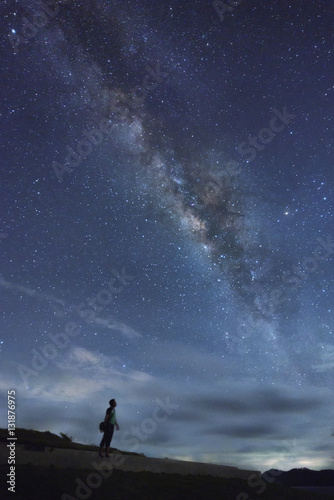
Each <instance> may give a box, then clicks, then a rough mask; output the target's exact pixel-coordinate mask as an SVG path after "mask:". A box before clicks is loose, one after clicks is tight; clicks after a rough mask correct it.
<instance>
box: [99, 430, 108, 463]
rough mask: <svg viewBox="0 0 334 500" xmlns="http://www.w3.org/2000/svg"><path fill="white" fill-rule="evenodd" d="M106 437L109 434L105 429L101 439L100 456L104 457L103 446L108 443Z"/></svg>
mask: <svg viewBox="0 0 334 500" xmlns="http://www.w3.org/2000/svg"><path fill="white" fill-rule="evenodd" d="M106 439H107V436H106V431H104V433H103V438H102V439H101V443H100V451H99V457H103V455H102V449H103V446H105V445H106V444H105V443H106Z"/></svg>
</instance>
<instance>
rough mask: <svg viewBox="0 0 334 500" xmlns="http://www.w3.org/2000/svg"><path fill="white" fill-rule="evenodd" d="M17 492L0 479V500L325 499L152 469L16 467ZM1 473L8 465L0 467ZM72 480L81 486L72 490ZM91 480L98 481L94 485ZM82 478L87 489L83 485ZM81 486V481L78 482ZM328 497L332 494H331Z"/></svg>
mask: <svg viewBox="0 0 334 500" xmlns="http://www.w3.org/2000/svg"><path fill="white" fill-rule="evenodd" d="M15 472H16V491H15V493H11V492H9V491H8V490H7V487H8V485H7V484H6V480H3V479H2V481H1V483H0V498H1V500H7V499H13V500H37V499H38V500H39V499H43V500H44V499H45V500H46V499H47V500H55V499H57V500H60V499H61V500H74V499H82V500H85V499H88V498H89V499H91V500H107V499H108V500H110V499H113V500H114V499H115V500H134V499H136V500H178V499H182V500H188V499H189V500H258V499H259V500H324V499H326V498H327V500H328V499H329V498H330V497H328V496H327V497H323V496H320V495H317V494H312V493H307V492H303V491H298V490H292V489H290V488H287V487H283V486H281V485H278V484H268V485H267V486H266V489H265V491H263V492H262V493H261V494H258V493H257V492H256V488H250V487H249V486H248V485H247V482H246V481H243V480H240V479H225V478H215V477H209V476H182V475H178V474H153V473H151V472H123V471H117V470H114V471H113V472H112V474H111V475H110V477H108V478H106V479H102V478H99V476H97V475H96V474H97V473H96V474H95V476H94V477H92V476H91V477H90V476H89V475H90V474H91V473H92V471H91V470H90V471H82V470H74V469H73V470H68V469H67V470H64V469H54V468H52V467H45V468H42V469H41V468H38V467H35V466H28V465H25V466H16V471H15ZM0 473H1V477H2V478H5V477H6V474H7V473H8V465H2V466H0ZM77 479H79V480H81V481H82V483H81V489H80V490H78V491H77V492H76V488H77V486H78V482H77ZM94 480H95V483H94ZM96 481H98V483H100V484H98V485H97V484H96ZM87 482H88V484H90V486H91V487H90V488H88V489H87ZM83 485H85V486H83ZM332 498H333V497H332Z"/></svg>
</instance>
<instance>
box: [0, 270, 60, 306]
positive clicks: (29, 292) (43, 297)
mask: <svg viewBox="0 0 334 500" xmlns="http://www.w3.org/2000/svg"><path fill="white" fill-rule="evenodd" d="M0 286H1V287H2V288H6V289H7V290H11V291H18V292H20V293H22V294H24V295H28V296H29V297H34V298H36V299H38V300H46V301H48V302H52V303H54V304H60V305H62V306H64V305H65V302H64V301H63V300H60V299H57V298H56V297H53V296H52V295H49V294H46V293H42V292H38V291H36V290H34V289H31V288H27V287H25V286H22V285H16V284H13V283H10V282H9V281H6V280H5V279H3V278H1V277H0Z"/></svg>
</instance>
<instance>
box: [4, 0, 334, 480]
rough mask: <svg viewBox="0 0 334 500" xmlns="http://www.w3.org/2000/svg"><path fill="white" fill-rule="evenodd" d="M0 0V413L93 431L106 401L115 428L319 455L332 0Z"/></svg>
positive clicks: (123, 442)
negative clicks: (10, 397) (112, 402)
mask: <svg viewBox="0 0 334 500" xmlns="http://www.w3.org/2000/svg"><path fill="white" fill-rule="evenodd" d="M0 14H1V28H2V29H1V34H2V35H1V80H0V85H1V108H0V113H1V125H0V131H1V178H2V180H1V225H0V246H1V249H0V250H1V270H0V272H1V275H0V290H1V309H2V319H1V326H0V347H1V352H0V359H1V368H0V379H1V382H0V384H1V385H0V388H1V394H2V399H3V401H5V402H6V401H7V391H8V390H11V389H15V390H16V399H17V422H16V423H17V426H18V427H25V428H30V429H37V430H49V431H51V432H55V433H60V432H64V433H67V434H69V435H70V436H72V437H73V439H75V440H78V441H80V442H84V443H89V444H91V443H94V444H98V443H99V440H100V438H101V435H100V433H99V431H98V423H99V422H100V421H101V420H102V419H103V417H104V413H105V410H106V408H107V407H108V401H109V399H111V398H115V399H116V401H117V402H118V407H117V418H118V421H119V424H120V431H119V432H118V433H116V434H115V436H114V440H113V445H114V446H115V447H117V448H119V449H123V450H130V451H137V452H139V453H145V454H146V455H148V456H154V457H169V458H180V459H184V460H196V461H203V462H214V463H222V464H226V465H236V466H239V467H245V468H246V467H249V468H254V469H260V470H266V469H268V468H270V467H276V468H280V469H289V468H292V467H309V468H314V469H317V468H326V467H327V468H328V467H332V466H333V445H334V438H333V437H332V433H333V432H334V422H333V403H334V393H333V369H334V321H333V304H332V300H333V299H332V298H333V271H334V262H333V260H334V259H333V254H334V232H333V227H332V219H331V217H332V211H333V179H334V175H333V168H334V154H333V150H332V141H333V113H334V105H333V102H334V71H333V56H334V50H333V42H334V36H333V26H334V7H333V5H332V4H331V3H330V2H328V1H325V0H323V1H320V0H314V1H308V2H305V0H294V1H293V2H292V1H288V0H279V1H278V0H268V1H265V0H261V1H260V0H254V1H248V0H244V1H242V0H241V1H240V0H238V1H232V0H230V1H229V3H228V2H227V1H226V3H224V2H214V3H213V2H212V1H209V2H207V1H204V0H192V1H183V0H172V1H167V0H138V1H136V0H123V1H121V2H120V1H116V0H110V1H107V0H71V1H69V0H68V1H65V0H63V1H60V0H59V1H58V2H56V0H49V1H47V0H44V3H42V2H38V1H36V2H35V1H32V0H18V1H14V0H11V1H6V0H3V1H2V2H1V6H0ZM1 408H2V409H1V421H2V422H3V424H2V425H1V427H6V426H7V408H6V404H4V405H1Z"/></svg>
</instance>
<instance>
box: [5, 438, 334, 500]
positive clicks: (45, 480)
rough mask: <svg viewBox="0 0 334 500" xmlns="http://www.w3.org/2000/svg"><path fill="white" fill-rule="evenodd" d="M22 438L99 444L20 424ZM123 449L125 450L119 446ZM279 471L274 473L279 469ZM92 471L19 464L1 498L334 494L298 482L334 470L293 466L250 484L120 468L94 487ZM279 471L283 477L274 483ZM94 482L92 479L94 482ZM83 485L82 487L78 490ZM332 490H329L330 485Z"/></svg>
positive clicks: (326, 481) (283, 499) (326, 482)
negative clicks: (12, 490) (13, 485)
mask: <svg viewBox="0 0 334 500" xmlns="http://www.w3.org/2000/svg"><path fill="white" fill-rule="evenodd" d="M16 433H17V437H18V441H19V442H20V444H21V445H22V444H24V445H25V448H26V449H28V450H31V451H40V452H43V451H44V450H45V448H47V447H50V446H51V447H55V448H58V447H59V448H65V449H82V450H83V451H87V450H89V451H96V452H97V450H98V448H97V447H96V446H93V445H92V446H87V445H82V444H79V443H73V442H71V440H70V438H69V437H68V436H66V435H64V437H60V436H56V435H55V434H52V433H51V432H39V431H33V430H26V429H17V431H16ZM6 438H7V430H6V429H0V441H1V442H2V443H4V442H5V441H6ZM113 451H116V452H117V453H121V454H123V452H121V451H119V450H115V449H114V450H113ZM0 470H1V474H2V477H5V476H6V474H7V473H8V465H7V464H3V463H2V464H1V466H0ZM273 471H274V472H273ZM91 472H92V471H91V470H89V471H88V470H87V471H85V470H78V469H76V467H75V464H73V469H56V468H54V467H42V468H41V467H36V466H33V465H24V466H23V465H22V466H16V491H15V494H12V493H10V492H8V490H7V486H6V484H5V481H2V482H1V485H0V495H1V497H0V498H1V499H4V500H7V499H10V498H15V500H35V499H37V498H43V499H44V498H45V499H50V500H53V499H61V500H73V499H77V498H78V499H79V498H80V499H88V498H91V499H96V500H104V499H110V498H116V499H117V500H132V499H139V500H156V499H161V500H173V499H179V498H180V499H183V500H187V499H189V500H190V499H198V500H203V499H208V500H209V499H210V500H215V499H217V500H218V499H224V500H253V499H258V498H260V499H261V500H262V499H263V500H321V499H322V500H324V499H328V498H334V495H333V494H331V495H330V494H329V493H328V494H326V495H325V494H324V493H326V492H325V490H323V493H322V494H319V493H312V492H308V491H305V490H301V489H294V488H295V487H307V486H317V487H320V486H323V487H332V489H333V486H334V471H332V470H327V471H312V470H309V469H293V470H290V471H288V472H284V471H277V470H270V471H266V472H265V473H264V474H262V477H261V478H259V481H258V482H257V483H256V484H255V482H254V481H253V482H250V483H248V482H247V480H241V479H233V478H232V479H230V478H229V479H227V478H217V477H212V476H196V475H181V474H155V473H151V472H139V473H138V472H124V471H120V470H116V469H114V470H113V472H112V474H111V475H110V476H109V477H106V478H104V479H103V480H101V484H100V485H99V486H98V487H96V488H94V487H93V486H92V487H91V488H89V486H87V478H88V476H89V474H90V473H91ZM274 475H275V477H276V481H277V482H271V481H272V477H273V476H274ZM88 482H89V481H88ZM78 484H79V485H80V488H79V490H78V489H77V487H78ZM328 491H329V490H328Z"/></svg>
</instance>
